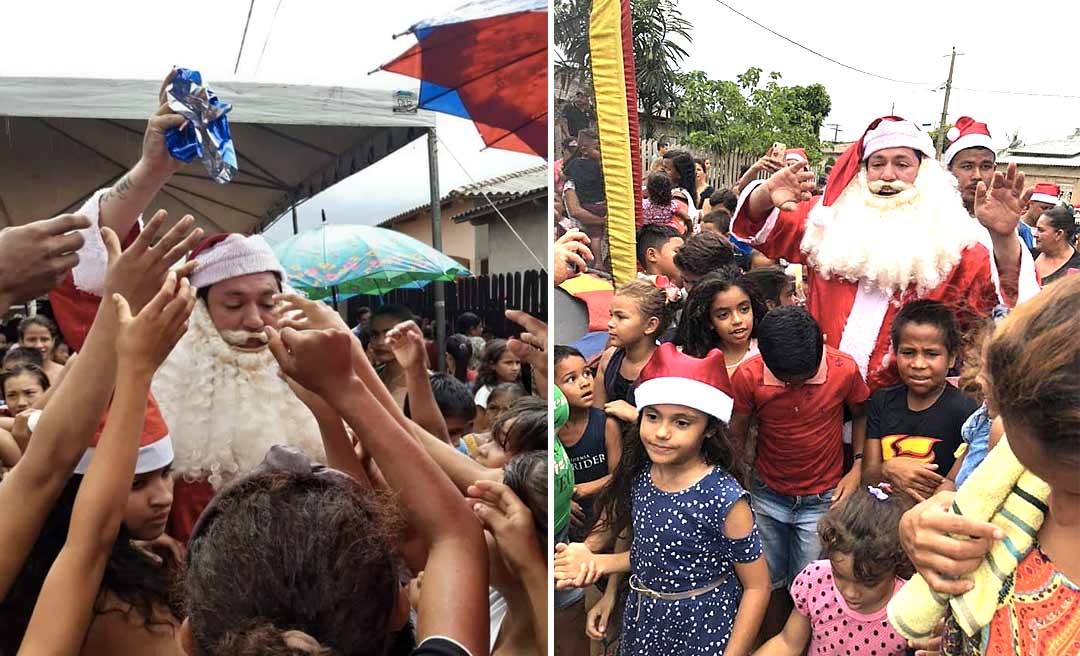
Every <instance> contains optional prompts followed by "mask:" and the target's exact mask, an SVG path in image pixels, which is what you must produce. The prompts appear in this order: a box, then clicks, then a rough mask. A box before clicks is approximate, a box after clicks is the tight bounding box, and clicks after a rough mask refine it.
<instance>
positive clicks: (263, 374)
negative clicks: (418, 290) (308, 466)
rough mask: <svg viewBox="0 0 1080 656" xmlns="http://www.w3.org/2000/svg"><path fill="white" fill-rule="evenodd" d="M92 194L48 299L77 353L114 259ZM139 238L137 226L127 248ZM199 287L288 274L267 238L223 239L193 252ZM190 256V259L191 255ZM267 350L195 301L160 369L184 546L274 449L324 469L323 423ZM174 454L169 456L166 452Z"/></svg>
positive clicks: (157, 378)
mask: <svg viewBox="0 0 1080 656" xmlns="http://www.w3.org/2000/svg"><path fill="white" fill-rule="evenodd" d="M103 193H104V192H103V191H99V192H97V193H96V194H94V195H93V196H92V197H91V198H90V199H89V200H88V201H87V202H86V204H84V205H83V207H82V208H81V209H80V210H79V212H78V213H79V214H81V215H83V216H86V217H87V218H88V219H90V221H91V227H90V228H88V229H87V230H84V231H82V232H83V237H84V239H85V244H84V246H83V248H82V249H81V250H80V251H79V264H78V266H76V267H75V268H74V269H73V270H72V271H71V273H69V274H68V276H67V278H66V279H65V280H64V282H63V283H62V284H61V285H60V286H58V287H57V288H56V289H55V290H54V291H53V292H52V293H51V294H50V298H49V300H50V302H51V304H52V307H53V311H54V314H55V316H56V320H57V323H58V324H59V326H60V330H61V332H62V333H63V334H64V337H65V339H66V340H67V341H68V343H70V344H71V346H72V348H73V349H75V350H79V349H81V347H82V343H83V341H84V340H85V339H86V333H87V332H88V331H89V328H90V324H91V323H92V322H93V319H94V316H95V314H96V312H97V307H98V304H99V303H100V302H101V293H102V290H103V289H104V282H105V270H106V265H107V262H108V257H107V253H106V250H105V245H104V242H103V241H102V240H101V235H100V232H99V205H98V204H99V201H100V198H101V195H102V194H103ZM137 235H138V225H136V226H135V228H133V229H132V231H131V234H129V235H128V236H127V238H126V240H125V241H128V242H130V241H133V240H134V238H135V237H136V236H137ZM195 252H197V253H198V261H199V267H198V268H197V270H196V272H195V273H194V274H193V275H192V276H191V283H192V285H193V286H195V287H196V288H209V287H210V286H211V285H214V284H216V283H218V282H221V281H223V280H227V279H229V278H233V277H237V276H243V275H248V274H253V273H262V272H271V273H274V274H276V275H277V277H278V279H279V281H280V283H281V285H282V287H283V288H286V285H287V277H286V275H285V272H284V270H283V269H282V268H281V264H280V263H279V262H278V261H277V258H276V257H275V256H274V254H273V252H272V251H271V250H270V248H269V246H268V245H267V244H266V242H265V241H264V240H263V239H262V237H259V236H254V237H244V236H242V235H217V236H215V237H211V238H210V239H208V240H206V241H204V242H203V244H202V245H200V247H199V248H197V249H196V251H195ZM195 252H193V255H194V254H195ZM278 374H279V368H278V366H277V362H276V361H275V360H274V359H273V355H272V354H271V353H270V352H269V350H268V349H265V348H264V349H262V350H260V351H258V352H249V351H240V350H237V349H235V348H233V347H231V346H230V344H229V343H228V342H227V341H226V340H225V339H224V337H223V336H222V335H221V334H220V332H219V331H218V329H217V328H216V327H215V326H214V324H213V321H212V319H211V318H210V315H209V312H208V310H207V307H206V304H205V302H204V301H202V300H199V301H197V302H196V304H195V308H194V310H193V311H192V315H191V318H190V319H189V321H188V330H187V332H186V333H185V334H184V336H183V337H182V338H181V339H180V341H179V342H178V343H177V345H176V347H175V348H174V349H173V351H172V353H170V354H169V357H168V358H166V360H165V362H164V363H162V365H161V367H159V368H158V371H157V373H156V374H155V375H154V379H153V381H152V384H151V391H152V393H153V394H152V399H156V401H157V403H156V406H157V407H159V408H160V412H161V416H162V417H163V418H164V423H165V424H166V425H167V426H168V429H169V434H170V437H171V441H170V443H171V446H172V449H173V450H174V452H175V456H174V458H173V462H172V465H173V467H172V469H173V472H174V474H175V476H176V485H175V489H174V492H173V508H172V514H171V516H170V521H169V529H168V533H169V535H171V536H172V537H174V538H176V539H177V540H180V541H182V542H186V541H187V538H188V536H189V535H190V532H191V529H192V528H193V526H194V523H195V520H196V519H198V516H199V515H200V514H201V513H202V510H203V509H204V508H205V507H206V505H207V503H209V501H210V499H211V498H212V497H213V495H214V492H215V490H216V489H218V488H219V487H220V486H221V485H223V484H224V483H227V482H228V481H229V480H231V479H233V478H235V477H236V476H238V475H241V474H243V473H246V472H247V471H249V470H250V469H252V468H254V467H255V466H257V465H258V464H259V463H260V462H262V460H263V458H264V456H265V455H266V452H267V451H268V450H269V449H270V447H271V446H273V445H275V444H285V445H289V446H293V447H296V448H299V449H300V450H302V451H304V452H305V453H307V454H308V456H309V457H311V458H313V459H315V460H318V461H320V462H325V454H324V451H323V446H322V439H321V436H320V433H319V429H318V424H317V423H316V422H315V418H314V417H313V416H312V415H311V412H310V411H309V410H308V409H307V407H306V406H304V405H303V403H301V402H300V400H299V399H297V398H296V396H295V394H293V393H292V391H291V389H290V388H289V387H288V385H287V383H285V381H284V380H282V379H281V378H280V376H279V375H278ZM170 455H173V454H170Z"/></svg>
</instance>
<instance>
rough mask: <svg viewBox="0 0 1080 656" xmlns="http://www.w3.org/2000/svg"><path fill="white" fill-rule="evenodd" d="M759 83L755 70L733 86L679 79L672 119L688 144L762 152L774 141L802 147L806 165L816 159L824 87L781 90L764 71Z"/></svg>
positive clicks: (700, 77) (699, 75)
mask: <svg viewBox="0 0 1080 656" xmlns="http://www.w3.org/2000/svg"><path fill="white" fill-rule="evenodd" d="M766 77H767V81H766V82H765V83H764V84H762V70H761V69H760V68H757V67H753V68H750V69H748V70H747V71H746V72H744V73H742V74H741V75H738V76H737V77H736V79H735V81H734V82H732V81H729V80H710V79H709V78H708V77H707V76H706V75H705V73H704V72H702V71H692V72H690V73H686V74H683V75H680V76H679V79H678V95H679V106H678V109H677V111H676V113H675V119H676V121H677V122H679V123H680V124H682V125H684V126H686V128H687V130H688V131H689V136H688V137H687V139H686V141H687V143H689V144H690V145H691V146H696V147H699V148H711V149H715V150H720V151H732V150H742V151H748V152H753V153H762V152H765V151H766V150H767V149H768V148H769V146H771V145H772V144H773V143H774V142H777V141H779V142H782V143H785V144H788V145H791V146H798V147H801V148H805V149H806V153H807V155H808V156H809V157H810V160H811V161H816V160H817V159H818V158H819V157H820V156H821V142H820V140H819V138H818V132H819V131H820V129H821V125H822V123H823V122H824V120H825V117H826V116H827V115H828V113H829V111H830V109H831V107H832V101H831V100H830V98H829V94H828V92H827V91H826V90H825V87H824V86H822V85H820V84H812V85H810V86H791V87H785V86H782V85H781V84H780V79H781V75H780V73H777V72H772V73H769V74H768V76H766Z"/></svg>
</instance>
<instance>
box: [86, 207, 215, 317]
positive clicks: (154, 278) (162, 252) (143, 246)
mask: <svg viewBox="0 0 1080 656" xmlns="http://www.w3.org/2000/svg"><path fill="white" fill-rule="evenodd" d="M168 218H169V215H168V213H167V212H165V211H164V210H160V211H158V212H157V213H156V214H154V217H153V218H152V219H150V221H149V222H148V223H147V224H146V227H145V228H143V230H142V232H141V233H139V236H138V237H137V238H136V239H135V241H134V242H133V243H132V244H131V246H128V248H127V250H125V251H123V252H121V250H120V239H119V237H117V236H116V233H115V232H113V230H112V229H111V228H102V229H101V238H102V240H103V241H104V242H105V250H106V252H107V253H108V256H109V264H108V268H107V269H106V271H105V293H106V295H110V294H120V295H121V296H123V297H124V300H126V301H127V302H128V305H129V306H130V308H131V312H132V313H133V314H138V313H139V311H140V310H142V308H143V306H145V305H146V304H147V303H148V302H149V301H150V299H151V298H153V297H154V295H155V294H156V293H158V291H159V290H160V289H161V285H162V281H163V280H164V279H165V276H166V274H167V273H168V272H169V269H170V268H171V267H172V266H173V265H174V264H176V263H177V262H179V261H180V260H181V259H182V258H183V257H184V256H185V255H187V254H188V252H189V251H191V249H192V248H194V247H195V245H196V244H198V243H199V240H200V239H202V235H203V231H202V228H195V229H194V230H193V229H192V226H194V224H195V219H193V218H192V217H191V215H190V214H189V215H187V216H185V217H184V218H182V219H180V220H179V221H177V222H176V225H174V226H173V227H172V228H170V229H169V231H168V232H166V233H165V235H164V236H163V237H162V238H161V239H160V240H159V241H158V242H157V243H156V244H154V245H153V246H151V244H152V243H153V241H154V238H155V237H157V234H158V231H160V230H161V226H162V225H164V224H165V221H166V219H168ZM196 266H197V264H196V263H195V262H187V263H185V264H184V265H183V266H181V267H180V268H179V269H177V270H176V271H175V272H174V273H175V275H176V278H177V279H186V278H187V277H188V276H189V275H191V273H192V272H193V271H194V270H195V267H196Z"/></svg>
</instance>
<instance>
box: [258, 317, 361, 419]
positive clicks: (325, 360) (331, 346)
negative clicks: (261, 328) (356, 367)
mask: <svg viewBox="0 0 1080 656" xmlns="http://www.w3.org/2000/svg"><path fill="white" fill-rule="evenodd" d="M266 332H267V335H269V337H270V352H271V353H273V354H274V358H275V359H277V361H278V364H279V365H281V370H282V371H284V372H285V375H287V376H289V377H290V378H292V379H294V380H296V382H297V383H299V384H301V385H303V386H304V387H306V388H307V389H309V390H311V391H312V392H315V393H316V394H318V395H319V396H321V397H323V398H324V399H326V400H327V401H330V402H331V405H333V402H332V401H331V399H333V398H339V396H340V393H341V392H343V391H344V390H345V388H346V387H347V385H348V383H349V382H350V381H352V379H353V378H354V376H353V369H352V339H353V337H352V334H351V333H349V331H347V330H305V331H302V332H301V331H297V330H295V329H293V328H284V329H282V330H281V332H278V331H277V330H275V329H274V328H272V327H270V326H267V328H266Z"/></svg>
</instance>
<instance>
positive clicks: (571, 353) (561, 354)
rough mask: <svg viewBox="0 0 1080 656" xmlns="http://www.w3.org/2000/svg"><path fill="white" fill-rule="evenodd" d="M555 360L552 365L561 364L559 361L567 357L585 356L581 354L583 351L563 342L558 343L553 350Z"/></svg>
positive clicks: (582, 357) (583, 357)
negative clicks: (564, 344)
mask: <svg viewBox="0 0 1080 656" xmlns="http://www.w3.org/2000/svg"><path fill="white" fill-rule="evenodd" d="M553 354H554V360H553V361H552V363H551V364H552V366H555V367H557V366H559V363H560V362H562V361H563V360H565V359H566V358H581V359H582V360H584V359H585V356H584V355H582V354H581V351H579V350H577V349H576V348H574V347H573V346H563V345H562V344H556V345H555V348H554V350H553Z"/></svg>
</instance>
